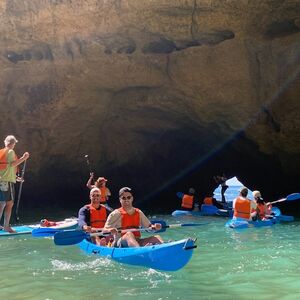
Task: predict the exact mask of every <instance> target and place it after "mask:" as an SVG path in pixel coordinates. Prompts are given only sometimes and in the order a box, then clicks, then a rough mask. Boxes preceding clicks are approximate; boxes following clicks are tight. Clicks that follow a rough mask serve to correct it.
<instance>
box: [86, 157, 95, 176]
mask: <svg viewBox="0 0 300 300" xmlns="http://www.w3.org/2000/svg"><path fill="white" fill-rule="evenodd" d="M84 157H85V159H86V164H87V166H88V168H89V171H90V174H91V173H93V171H92V168H91V164H90V160H89V156H88V155H87V154H86V155H85V156H84Z"/></svg>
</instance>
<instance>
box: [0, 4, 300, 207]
mask: <svg viewBox="0 0 300 300" xmlns="http://www.w3.org/2000/svg"><path fill="white" fill-rule="evenodd" d="M0 18H1V23H0V33H1V34H0V63H1V70H0V79H1V80H0V101H1V111H0V135H1V136H3V137H4V136H5V135H6V134H11V133H12V134H15V135H16V136H17V137H18V138H19V140H20V143H19V144H18V147H17V151H18V152H19V153H21V152H22V151H24V150H28V151H30V152H31V158H30V163H28V171H27V182H26V188H24V193H25V198H26V201H27V204H28V206H29V205H30V204H31V203H32V202H33V201H36V200H38V201H39V203H45V204H48V203H52V202H53V201H54V202H57V203H60V204H61V202H64V203H65V204H68V203H72V205H77V206H78V207H79V205H80V204H82V203H84V202H85V201H86V200H85V199H86V196H87V190H86V188H85V187H84V185H85V182H86V180H87V177H88V172H89V170H88V168H87V166H86V163H85V159H84V155H85V154H89V157H90V160H91V164H92V168H93V169H94V170H96V172H97V174H98V175H105V176H107V177H108V178H109V180H110V181H109V185H110V187H111V189H112V191H113V193H114V196H115V197H114V201H115V202H117V190H118V188H119V187H120V186H124V185H128V186H133V187H135V189H136V191H137V196H138V198H139V199H140V202H139V205H140V206H143V205H146V204H147V205H149V206H153V205H156V204H155V203H156V202H155V200H157V199H158V200H159V201H160V202H159V203H160V208H165V209H169V208H172V207H175V206H177V205H178V203H177V201H176V200H174V198H175V196H174V193H175V192H176V191H177V190H179V189H181V190H186V189H187V188H188V187H189V186H191V185H193V186H195V188H196V189H197V190H198V191H199V193H200V194H201V195H204V194H205V193H207V192H208V191H210V190H212V189H213V188H214V187H215V185H214V183H213V181H212V176H213V175H215V174H220V173H221V172H223V171H224V172H226V173H227V175H228V176H230V175H232V176H233V175H236V176H237V177H238V178H239V179H240V180H241V181H242V182H244V183H245V184H246V185H247V186H249V187H250V188H255V189H260V190H261V191H262V193H263V194H264V195H265V197H266V198H270V199H278V198H279V197H281V196H285V195H287V194H288V193H291V192H299V191H300V186H299V166H300V159H299V153H300V119H299V111H300V101H299V92H300V84H299V82H300V77H299V65H300V64H299V63H300V55H299V53H300V33H299V31H300V21H299V20H300V4H299V2H298V1H240V0H236V1H221V0H219V1H218V0H198V1H197V0H190V1H179V0H174V1H163V0H153V1H141V0H130V1H123V0H117V1H105V0H102V1H100V0H86V1H73V0H26V1H25V0H7V1H2V2H1V4H0ZM62 199H65V200H64V201H62ZM74 202H75V203H76V202H77V203H76V204H74Z"/></svg>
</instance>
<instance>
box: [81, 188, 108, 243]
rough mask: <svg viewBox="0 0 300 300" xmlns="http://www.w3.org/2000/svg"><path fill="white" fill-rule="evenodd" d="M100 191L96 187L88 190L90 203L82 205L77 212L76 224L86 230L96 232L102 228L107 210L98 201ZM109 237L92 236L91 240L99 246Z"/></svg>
mask: <svg viewBox="0 0 300 300" xmlns="http://www.w3.org/2000/svg"><path fill="white" fill-rule="evenodd" d="M100 198H101V192H100V190H99V189H98V188H97V187H94V188H92V189H91V191H90V200H91V203H90V204H87V205H84V206H83V207H81V208H80V210H79V212H78V226H79V227H80V228H81V229H82V230H84V231H86V232H90V233H91V232H97V231H98V230H99V228H101V229H102V228H103V227H104V225H105V222H106V219H107V216H108V214H109V211H108V210H107V209H106V208H105V206H104V205H102V204H101V203H100ZM108 240H109V237H106V238H104V237H100V236H95V237H92V241H93V242H94V243H95V244H97V245H101V246H105V245H106V243H107V242H108Z"/></svg>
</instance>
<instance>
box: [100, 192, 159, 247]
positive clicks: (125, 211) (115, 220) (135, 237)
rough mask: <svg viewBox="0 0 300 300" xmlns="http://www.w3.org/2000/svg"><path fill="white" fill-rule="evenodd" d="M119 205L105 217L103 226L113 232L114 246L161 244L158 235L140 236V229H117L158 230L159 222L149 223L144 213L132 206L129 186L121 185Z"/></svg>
mask: <svg viewBox="0 0 300 300" xmlns="http://www.w3.org/2000/svg"><path fill="white" fill-rule="evenodd" d="M119 200H120V203H121V207H120V208H119V209H115V210H114V211H113V212H112V213H111V214H110V215H109V216H108V218H107V221H106V223H105V226H104V227H105V228H106V229H107V230H108V231H110V232H111V233H114V244H113V246H114V247H140V246H147V245H151V244H161V243H163V240H162V239H161V237H160V236H159V235H156V236H150V237H147V238H141V232H140V231H138V230H137V231H128V232H126V233H121V234H120V233H119V232H118V231H117V229H120V228H122V229H125V230H126V229H134V228H136V229H140V228H141V227H143V228H149V230H160V229H161V224H160V223H155V224H151V222H150V221H149V219H148V218H147V217H146V216H145V214H144V213H143V212H142V211H141V210H140V209H138V208H135V207H133V206H132V202H133V191H132V189H131V188H129V187H123V188H121V189H120V191H119Z"/></svg>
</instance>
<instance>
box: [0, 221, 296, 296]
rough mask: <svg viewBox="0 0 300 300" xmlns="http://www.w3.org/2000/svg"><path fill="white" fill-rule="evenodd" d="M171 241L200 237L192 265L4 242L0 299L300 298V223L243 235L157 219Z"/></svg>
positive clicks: (215, 225) (47, 243)
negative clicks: (164, 265)
mask: <svg viewBox="0 0 300 300" xmlns="http://www.w3.org/2000/svg"><path fill="white" fill-rule="evenodd" d="M156 217H157V218H159V219H164V220H166V221H167V223H168V224H173V223H177V222H179V223H191V222H208V224H207V225H203V226H199V227H181V228H177V229H168V230H167V231H166V232H164V233H162V234H161V235H162V237H163V238H164V239H165V240H168V239H180V238H184V237H187V236H191V237H197V239H198V240H197V244H198V248H196V249H195V250H194V255H193V257H192V260H191V261H190V262H189V264H188V265H187V266H186V267H185V268H183V269H181V270H180V271H177V272H161V271H155V270H151V269H144V268H141V267H132V266H125V265H122V264H118V263H115V262H112V261H110V260H108V259H105V258H97V257H95V256H91V257H89V256H86V255H85V254H84V253H83V252H81V250H79V249H78V248H77V247H76V246H67V247H63V246H60V247H59V246H55V245H54V244H53V241H52V239H50V238H40V239H37V238H35V239H34V238H32V237H31V236H30V235H29V236H22V237H20V236H19V237H10V238H1V240H0V253H1V255H0V266H1V276H0V286H1V288H0V299H31V300H35V299H53V300H54V299H55V300H56V299H102V298H103V297H104V298H103V299H133V298H136V297H142V298H143V299H273V298H275V299H299V297H300V289H299V279H300V260H299V256H300V247H299V242H300V238H299V229H300V222H299V221H296V222H293V223H289V224H276V225H274V226H273V227H269V228H266V227H265V228H251V229H245V230H243V231H234V230H233V229H226V228H225V227H224V223H225V221H226V219H223V218H220V217H219V218H218V217H198V218H196V217H182V218H179V219H178V218H174V217H170V216H156Z"/></svg>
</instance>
